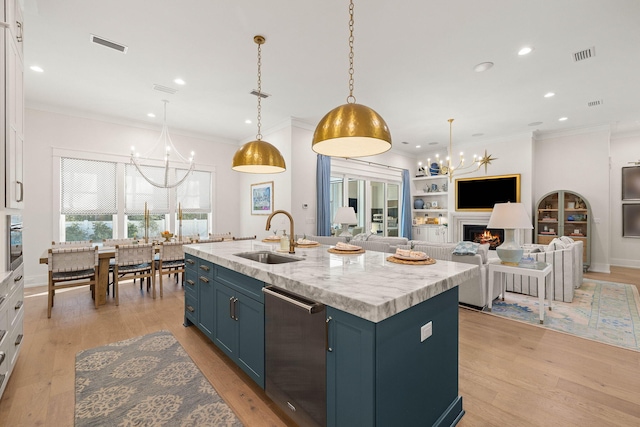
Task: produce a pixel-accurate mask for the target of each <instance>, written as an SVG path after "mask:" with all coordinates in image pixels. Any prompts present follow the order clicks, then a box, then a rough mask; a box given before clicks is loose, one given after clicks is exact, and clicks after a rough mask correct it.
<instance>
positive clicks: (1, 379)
mask: <svg viewBox="0 0 640 427" xmlns="http://www.w3.org/2000/svg"><path fill="white" fill-rule="evenodd" d="M0 315H4V318H5V319H6V318H7V316H6V313H4V312H2V313H0ZM3 330H4V329H3ZM9 335H11V334H10V333H9V331H6V333H5V335H4V337H3V339H2V341H0V359H2V362H0V396H2V392H3V391H4V389H5V387H6V386H7V381H8V380H9V365H10V364H11V362H10V360H11V355H10V354H9V340H10V339H11V338H10V337H9Z"/></svg>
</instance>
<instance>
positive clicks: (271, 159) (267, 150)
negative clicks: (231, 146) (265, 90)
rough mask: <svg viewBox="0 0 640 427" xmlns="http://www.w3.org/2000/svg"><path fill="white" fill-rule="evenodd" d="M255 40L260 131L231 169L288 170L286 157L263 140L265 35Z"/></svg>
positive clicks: (235, 158)
mask: <svg viewBox="0 0 640 427" xmlns="http://www.w3.org/2000/svg"><path fill="white" fill-rule="evenodd" d="M253 41H254V42H255V43H256V44H257V45H258V93H257V98H258V133H257V134H256V139H255V141H251V142H247V143H246V144H244V145H243V146H242V147H240V148H239V149H238V151H236V154H234V155H233V162H232V164H231V169H233V170H235V171H238V172H247V173H280V172H284V171H285V170H287V167H286V165H285V162H284V157H282V154H280V151H278V149H277V148H276V147H274V146H273V145H271V144H269V143H268V142H267V141H263V140H262V133H260V128H261V126H262V104H261V101H262V72H261V66H262V48H261V46H262V45H263V44H264V43H265V42H266V38H264V37H263V36H254V37H253Z"/></svg>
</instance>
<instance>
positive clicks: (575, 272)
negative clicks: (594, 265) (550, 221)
mask: <svg viewBox="0 0 640 427" xmlns="http://www.w3.org/2000/svg"><path fill="white" fill-rule="evenodd" d="M554 240H555V239H554ZM558 240H559V239H558ZM565 240H566V241H565V242H563V243H564V244H563V245H560V244H559V243H556V242H554V241H552V242H551V243H550V244H549V245H535V244H532V245H524V249H525V256H528V257H531V258H533V259H534V260H535V261H543V262H548V263H551V264H553V289H552V291H551V292H552V293H553V299H554V301H563V302H571V301H573V295H574V290H575V289H577V288H579V287H580V286H581V285H582V277H583V268H584V266H583V257H582V252H583V242H582V241H580V240H576V241H573V240H572V239H565ZM505 276H506V285H507V287H506V288H507V291H509V292H516V293H520V294H525V295H531V296H536V297H537V296H538V286H537V283H536V279H534V278H531V277H523V276H521V275H519V274H506V275H505ZM548 280H549V279H548V278H547V281H548Z"/></svg>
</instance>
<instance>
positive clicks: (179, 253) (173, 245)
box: [160, 242, 184, 262]
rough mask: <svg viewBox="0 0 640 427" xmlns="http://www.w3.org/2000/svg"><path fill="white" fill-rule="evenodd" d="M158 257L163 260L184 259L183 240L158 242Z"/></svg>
mask: <svg viewBox="0 0 640 427" xmlns="http://www.w3.org/2000/svg"><path fill="white" fill-rule="evenodd" d="M160 259H161V260H162V261H163V262H164V261H177V260H182V259H184V242H162V243H161V244H160Z"/></svg>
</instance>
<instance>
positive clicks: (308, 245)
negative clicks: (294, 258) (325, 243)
mask: <svg viewBox="0 0 640 427" xmlns="http://www.w3.org/2000/svg"><path fill="white" fill-rule="evenodd" d="M318 246H320V243H318V242H316V243H296V248H317V247H318Z"/></svg>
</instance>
